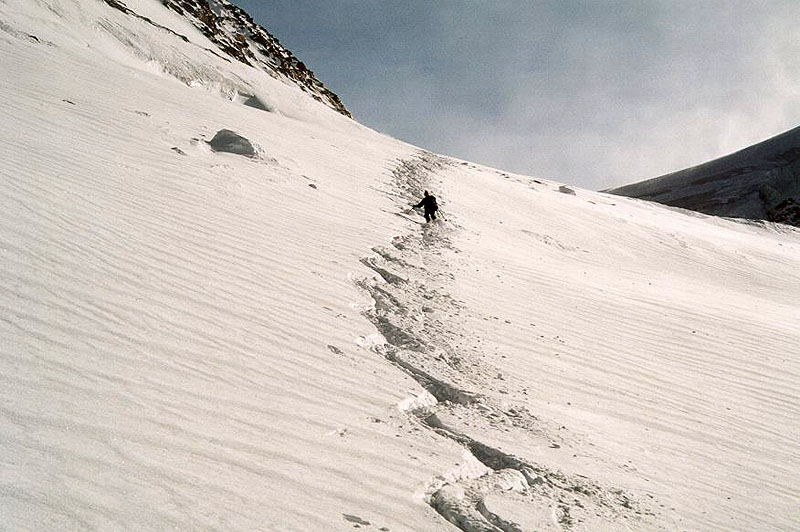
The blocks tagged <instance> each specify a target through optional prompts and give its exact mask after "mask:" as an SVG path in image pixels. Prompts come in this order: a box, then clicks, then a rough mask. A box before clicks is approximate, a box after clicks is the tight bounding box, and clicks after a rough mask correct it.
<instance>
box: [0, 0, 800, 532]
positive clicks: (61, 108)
mask: <svg viewBox="0 0 800 532" xmlns="http://www.w3.org/2000/svg"><path fill="white" fill-rule="evenodd" d="M126 5H127V6H128V8H130V9H132V10H134V11H136V12H137V13H139V14H142V15H146V16H147V17H148V18H150V19H152V20H153V21H154V22H155V23H156V24H157V25H160V26H163V27H166V28H170V29H171V30H173V31H175V32H177V33H180V34H181V35H185V36H186V37H187V39H188V40H189V42H185V41H183V40H182V39H178V38H176V37H175V35H174V34H173V33H170V31H164V30H161V29H159V27H158V26H157V25H153V24H149V23H145V22H142V21H141V20H138V19H136V18H135V17H129V16H127V15H125V14H124V13H123V12H121V11H119V10H116V9H113V8H111V7H108V6H107V5H105V4H104V3H103V2H100V1H95V0H91V1H83V0H81V1H79V0H5V1H3V2H0V15H2V16H0V65H1V66H2V67H3V72H4V75H3V76H0V98H2V99H3V102H4V103H3V106H0V123H2V124H3V126H4V127H3V128H2V130H0V161H2V164H0V178H1V179H0V192H2V195H3V198H4V200H5V203H4V207H5V208H4V209H3V210H2V211H0V254H1V255H0V256H2V263H1V266H0V270H1V271H2V275H0V338H1V339H2V341H0V375H2V386H0V522H2V525H0V527H2V528H8V529H13V530H42V529H58V530H63V529H104V530H107V529H123V528H124V529H137V530H162V529H165V528H177V529H208V530H254V529H262V530H352V529H353V528H355V527H359V528H366V529H370V530H371V529H374V530H391V531H398V530H426V531H427V530H432V531H438V530H441V531H445V530H451V531H452V530H453V527H454V526H457V527H460V528H461V529H463V530H496V529H498V528H499V529H501V530H517V529H522V530H560V529H567V530H570V529H571V530H597V529H601V530H603V529H606V530H608V529H611V530H619V529H629V530H663V529H669V530H673V529H686V530H729V529H738V530H753V529H759V530H790V529H793V528H796V526H797V523H798V522H800V513H799V512H800V510H798V508H799V507H798V505H797V501H798V500H799V499H800V489H798V483H797V480H796V479H797V475H798V472H800V448H799V447H798V443H797V442H798V441H800V425H798V421H797V420H798V419H800V410H798V405H800V359H798V353H800V332H799V330H798V327H797V324H798V323H800V307H798V301H800V273H799V272H798V268H797V265H798V263H800V231H797V230H795V229H791V228H787V227H784V226H777V225H774V224H743V223H735V222H732V221H728V220H722V219H716V218H711V217H707V216H701V215H696V214H690V213H686V212H683V211H679V210H676V209H669V208H664V207H661V206H658V205H652V204H648V203H646V202H641V201H636V200H630V199H625V198H618V197H612V196H607V195H604V194H600V193H592V192H588V191H583V190H580V189H574V188H571V187H566V186H565V185H562V184H560V183H553V182H549V181H543V180H537V179H531V178H527V177H523V176H515V175H512V174H508V173H504V172H499V171H496V170H493V169H489V168H485V167H480V166H477V165H473V164H470V163H467V162H463V161H456V160H452V159H448V158H444V157H439V156H435V155H432V154H429V153H427V152H424V151H421V150H419V149H417V148H414V147H412V146H409V145H406V144H403V143H400V142H398V141H395V140H393V139H390V138H388V137H385V136H383V135H379V134H376V133H374V132H372V131H370V130H368V129H367V128H364V127H363V126H360V125H358V124H357V123H355V122H352V121H350V120H348V119H346V118H344V117H342V116H341V115H338V114H337V113H335V112H334V111H332V110H330V109H328V108H326V107H324V106H323V105H321V104H318V103H317V102H314V101H313V100H311V99H310V98H308V97H307V95H304V94H303V93H302V91H300V90H299V89H297V88H296V87H293V86H292V85H291V84H290V83H284V82H282V81H280V80H278V79H274V78H272V77H270V76H269V75H267V74H265V73H263V72H256V71H254V70H253V69H249V68H248V67H246V66H245V65H241V64H236V63H235V62H227V61H223V60H221V59H220V58H219V57H217V56H216V55H214V54H210V53H208V52H207V50H206V49H207V48H211V47H213V44H211V43H210V42H209V41H208V40H207V39H206V38H205V37H204V36H202V35H201V34H200V33H199V32H197V31H196V30H195V29H192V27H191V25H188V24H187V23H186V21H185V20H183V19H181V18H180V17H179V16H178V15H177V14H175V13H173V12H170V11H167V10H165V9H163V7H162V6H161V5H160V3H159V2H157V1H155V0H129V1H128V2H126ZM242 94H253V95H255V96H257V97H258V98H259V100H263V102H265V106H264V108H265V109H268V111H265V110H263V109H255V108H253V107H249V106H247V105H244V102H243V100H242V98H241V97H240V95H242ZM222 129H230V130H232V131H235V132H236V133H237V134H238V135H241V136H243V137H245V138H246V139H248V141H250V142H252V143H253V145H254V146H256V147H257V150H256V152H257V155H256V157H254V158H245V157H239V156H237V155H234V154H229V153H213V152H212V151H211V150H210V148H209V146H208V144H207V141H209V140H211V139H212V138H213V137H214V135H215V134H216V133H217V132H218V131H220V130H222ZM425 188H430V189H431V190H432V191H433V193H434V194H435V195H437V197H438V199H439V202H440V205H441V206H442V207H443V212H444V218H445V219H446V221H445V220H443V221H442V222H441V223H436V224H432V225H424V224H416V223H412V222H414V221H419V220H421V217H419V216H417V215H411V214H409V215H404V214H402V212H398V211H401V210H406V208H407V205H408V204H409V203H411V202H416V201H418V199H419V197H421V194H422V191H423V189H425ZM398 214H399V215H398Z"/></svg>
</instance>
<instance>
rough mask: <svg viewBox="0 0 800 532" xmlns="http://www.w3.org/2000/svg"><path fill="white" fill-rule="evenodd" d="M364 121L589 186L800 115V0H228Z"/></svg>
mask: <svg viewBox="0 0 800 532" xmlns="http://www.w3.org/2000/svg"><path fill="white" fill-rule="evenodd" d="M235 3H236V4H237V5H240V6H241V7H243V8H244V9H245V10H247V11H248V12H249V13H250V14H251V15H253V17H254V18H255V19H256V20H257V21H258V22H260V23H261V24H262V25H264V26H265V27H266V28H267V29H268V30H269V31H270V32H272V33H273V34H275V35H276V36H277V37H278V38H279V39H280V40H281V42H282V43H283V44H284V45H285V46H287V47H288V48H289V49H290V50H292V51H293V52H294V53H295V54H296V55H297V56H298V57H300V58H301V59H302V60H303V61H305V62H306V64H308V65H309V67H310V68H312V70H314V71H315V73H316V74H317V75H318V77H319V78H320V79H321V80H322V81H323V82H325V83H326V84H327V85H328V86H329V87H331V89H332V90H334V91H335V92H336V93H338V94H339V95H340V96H341V97H342V99H343V101H344V102H345V105H347V106H348V108H349V109H350V110H351V111H352V112H353V114H354V115H355V116H356V118H357V119H358V120H359V121H361V122H362V123H364V124H366V125H369V126H371V127H373V128H375V129H378V130H380V131H383V132H385V133H388V134H390V135H393V136H395V137H398V138H401V139H403V140H405V141H408V142H411V143H412V144H416V145H418V146H422V147H425V148H428V149H432V150H434V151H438V152H442V153H446V154H449V155H454V156H457V157H462V158H465V159H470V160H474V161H476V162H481V163H484V164H488V165H492V166H497V167H500V168H504V169H506V170H511V171H515V172H519V173H524V174H530V175H536V176H542V177H551V178H554V179H559V180H563V181H567V182H571V183H574V184H576V185H579V186H584V187H587V188H606V187H611V186H615V185H621V184H623V183H628V182H633V181H639V180H641V179H645V178H649V177H654V176H656V175H660V174H663V173H666V172H669V171H672V170H678V169H681V168H684V167H686V166H690V165H693V164H698V163H701V162H704V161H706V160H709V159H711V158H714V157H717V156H720V155H723V154H726V153H729V152H731V151H734V150H736V149H739V148H743V147H745V146H747V145H749V144H752V143H754V142H757V141H759V140H763V139H765V138H767V137H769V136H772V135H775V134H777V133H780V132H782V131H785V130H787V129H790V128H792V127H795V126H798V125H800V105H798V103H800V102H799V101H798V96H800V62H799V61H800V60H798V58H800V27H799V26H798V24H797V21H798V20H800V2H796V1H794V0H791V1H765V2H758V1H736V0H721V1H701V2H697V1H696V0H695V1H674V0H665V1H662V2H656V1H653V2H644V1H626V2H622V1H619V2H613V1H606V2H595V1H583V2H578V1H566V0H553V1H539V2H536V1H503V0H496V1H491V2H483V1H477V0H475V1H468V0H463V1H449V0H438V1H413V0H412V1H404V2H388V1H386V2H384V1H377V0H375V1H368V0H365V1H362V0H358V1H356V0H349V1H341V2H332V1H324V0H273V1H270V2H263V1H260V0H235Z"/></svg>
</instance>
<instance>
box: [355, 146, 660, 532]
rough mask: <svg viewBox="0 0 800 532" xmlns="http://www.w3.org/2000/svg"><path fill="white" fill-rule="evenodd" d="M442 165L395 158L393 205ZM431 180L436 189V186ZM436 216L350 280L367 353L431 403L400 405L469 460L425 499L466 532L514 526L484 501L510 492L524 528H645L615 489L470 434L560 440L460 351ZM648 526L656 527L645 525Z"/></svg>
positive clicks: (489, 369) (382, 250)
mask: <svg viewBox="0 0 800 532" xmlns="http://www.w3.org/2000/svg"><path fill="white" fill-rule="evenodd" d="M451 164H452V163H450V161H449V160H447V159H444V158H441V157H437V156H435V155H433V154H430V153H427V152H420V153H419V154H417V156H416V157H414V158H411V159H406V160H401V161H399V162H398V164H397V167H396V168H395V169H394V171H393V173H392V175H393V184H394V186H395V188H396V193H395V194H396V196H397V198H398V203H399V204H398V206H399V207H400V208H402V206H403V205H405V204H408V203H409V202H412V201H413V199H414V198H416V197H419V196H421V194H422V191H423V190H424V189H426V188H431V180H432V178H433V177H435V176H436V172H437V171H441V170H442V169H444V168H446V167H448V166H451ZM437 185H438V187H437V188H441V186H442V183H441V182H439V183H437ZM443 220H444V217H440V219H439V220H438V221H437V222H433V223H429V224H425V225H424V226H423V228H422V232H421V233H420V232H419V231H418V230H416V228H415V227H414V228H412V230H411V231H410V232H409V233H408V234H406V235H405V236H400V237H395V238H394V239H393V240H392V243H391V247H378V248H374V249H373V251H374V253H375V254H376V256H375V257H369V258H365V259H362V262H363V263H364V264H366V265H367V266H369V267H370V268H371V269H372V270H374V271H375V272H376V273H377V274H378V276H379V278H373V279H372V280H369V279H361V280H359V281H358V284H359V286H361V287H362V288H364V289H365V290H366V291H367V292H369V293H370V295H371V297H372V298H373V300H374V301H375V305H374V308H372V309H369V310H368V311H367V312H366V315H367V317H368V318H369V319H370V320H371V321H372V322H373V323H374V324H375V326H376V328H377V329H378V330H379V331H380V332H381V333H382V335H383V337H384V338H385V339H386V344H379V345H376V346H374V348H373V349H374V351H375V352H376V353H377V354H379V355H381V356H383V357H385V358H386V359H387V360H389V361H391V362H392V363H394V364H395V365H397V366H398V367H400V368H402V369H403V370H404V371H405V372H406V373H408V374H409V375H410V376H411V377H412V378H414V380H416V381H417V382H418V383H419V384H420V385H421V386H422V387H423V388H424V389H425V390H426V392H428V393H429V394H430V395H431V396H432V401H420V402H419V403H418V404H413V403H412V404H410V405H409V406H407V407H406V408H405V410H406V411H408V412H409V414H410V415H411V418H412V419H416V420H417V422H418V423H420V424H421V425H422V426H425V427H427V428H428V429H429V430H432V431H433V432H435V433H436V434H438V435H440V436H441V437H443V438H447V439H449V440H452V441H454V442H456V443H458V444H460V445H462V446H463V447H464V448H465V450H466V452H467V453H468V455H467V456H468V459H469V460H471V461H472V462H473V463H474V464H476V467H475V468H472V469H471V470H467V471H466V472H463V473H453V472H450V473H449V474H444V475H441V476H437V477H436V478H435V479H433V480H432V481H431V482H430V483H429V485H428V487H427V489H426V492H425V498H426V500H427V501H428V503H429V504H430V505H431V506H432V507H433V508H435V509H436V511H437V512H439V514H440V515H442V517H444V518H445V519H447V520H448V521H450V522H451V523H453V524H454V525H456V526H457V527H458V528H459V529H461V530H464V531H465V532H491V531H499V530H508V531H518V530H523V528H522V526H521V525H520V524H518V523H515V522H514V521H513V519H511V518H505V517H504V516H503V515H499V514H498V513H495V512H493V511H492V510H491V509H490V508H489V507H487V502H486V501H487V498H488V497H490V496H495V497H498V496H503V495H505V496H506V497H515V499H516V503H517V504H518V505H520V509H521V510H520V509H518V511H521V512H523V513H524V514H529V515H530V514H532V515H536V516H539V519H538V520H534V519H532V518H530V517H528V518H527V519H526V521H527V522H526V525H528V526H535V528H536V529H538V530H550V529H553V530H561V529H572V528H573V527H578V528H581V529H586V530H594V529H598V528H607V527H611V528H620V527H622V526H623V525H622V524H621V523H619V521H624V520H627V521H626V525H625V526H634V527H639V528H642V527H647V526H648V525H647V524H646V523H647V522H648V519H649V518H650V517H653V516H655V513H654V512H653V511H652V510H651V509H650V508H649V507H648V505H647V504H646V503H644V501H638V500H636V499H634V498H633V496H632V495H631V494H629V493H626V492H625V491H624V490H621V489H616V488H608V487H603V486H601V485H599V484H597V483H596V482H594V481H592V480H591V479H589V478H587V477H586V476H583V475H579V474H578V475H568V474H564V473H563V472H561V471H559V470H553V469H551V468H549V467H547V466H546V465H542V464H539V463H536V462H534V461H526V460H525V459H524V458H519V457H517V456H513V455H511V454H508V453H506V452H504V451H502V450H500V449H498V448H493V447H491V446H489V445H487V444H486V443H483V442H482V441H479V439H476V437H475V436H474V434H478V436H477V437H478V438H483V437H486V436H487V434H488V435H492V436H493V437H495V438H496V437H497V434H498V433H499V434H501V435H504V434H503V433H504V432H513V433H516V434H517V435H518V437H519V438H521V439H523V440H525V441H526V444H527V445H531V446H533V447H549V448H560V447H561V444H563V436H562V434H560V431H559V430H558V429H559V427H556V426H547V425H546V424H544V423H542V422H541V421H540V420H538V419H537V418H536V417H535V416H533V415H532V414H531V413H530V412H529V411H528V410H527V408H526V407H525V406H524V405H520V404H516V405H515V406H511V405H509V403H508V401H506V400H505V399H503V394H505V395H506V396H507V395H508V394H509V392H508V388H509V387H510V386H513V385H514V384H516V383H510V382H507V381H506V380H505V379H504V378H503V375H502V372H501V370H500V369H499V368H498V367H493V366H491V365H488V364H487V363H486V361H485V358H486V357H485V356H483V354H482V353H481V350H480V349H479V348H477V346H476V345H473V346H472V347H468V345H469V344H480V343H481V342H482V341H483V340H482V339H481V338H479V337H475V336H474V335H469V334H467V333H466V332H465V328H464V327H463V319H462V318H460V315H461V313H462V312H464V313H467V312H468V309H466V308H465V305H464V304H463V303H460V302H458V301H457V300H455V299H453V297H452V296H450V295H449V294H448V293H447V292H445V290H447V287H448V285H449V284H450V283H452V282H453V279H454V275H453V274H452V273H450V272H451V270H452V264H449V263H448V261H447V260H446V259H445V258H444V256H443V255H444V252H445V250H448V251H453V252H456V253H458V250H456V249H455V248H453V245H452V237H453V235H454V234H456V233H457V232H458V231H459V226H458V223H457V222H456V221H455V220H453V219H450V221H447V222H445V221H443ZM471 389H473V390H480V392H475V391H471ZM492 433H495V434H492ZM556 442H560V443H556ZM478 464H479V465H478ZM492 504H496V502H493V503H492ZM534 521H535V523H534ZM650 521H652V519H650ZM615 522H616V524H614V523H615ZM636 523H638V525H637V524H636ZM650 528H653V529H655V528H656V527H655V525H652V524H650Z"/></svg>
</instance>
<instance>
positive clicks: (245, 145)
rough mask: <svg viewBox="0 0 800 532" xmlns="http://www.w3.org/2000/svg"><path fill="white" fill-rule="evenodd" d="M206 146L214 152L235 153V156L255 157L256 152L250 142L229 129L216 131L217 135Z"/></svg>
mask: <svg viewBox="0 0 800 532" xmlns="http://www.w3.org/2000/svg"><path fill="white" fill-rule="evenodd" d="M208 144H209V146H211V149H212V150H214V151H221V152H227V153H235V154H236V155H244V156H245V157H255V156H256V150H255V148H254V147H253V145H252V144H251V143H250V141H249V140H247V139H246V138H244V137H243V136H241V135H239V134H238V133H235V132H233V131H231V130H230V129H221V130H219V131H217V134H216V135H214V138H213V139H211V140H210V141H209V143H208Z"/></svg>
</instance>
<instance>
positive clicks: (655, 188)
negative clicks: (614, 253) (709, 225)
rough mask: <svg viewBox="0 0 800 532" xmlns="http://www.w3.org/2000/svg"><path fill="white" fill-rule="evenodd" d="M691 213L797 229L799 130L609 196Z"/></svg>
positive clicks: (617, 191)
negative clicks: (788, 205)
mask: <svg viewBox="0 0 800 532" xmlns="http://www.w3.org/2000/svg"><path fill="white" fill-rule="evenodd" d="M609 192H611V193H612V194H619V195H622V196H629V197H633V198H640V199H646V200H651V201H657V202H659V203H663V204H666V205H672V206H675V207H683V208H685V209H691V210H694V211H699V212H703V213H706V214H713V215H716V216H730V217H735V218H749V219H754V220H770V221H775V222H780V223H789V224H792V225H797V222H796V221H795V218H794V215H793V213H792V212H783V211H785V210H786V209H785V207H786V202H787V200H788V201H789V202H790V203H791V202H800V128H795V129H792V130H790V131H787V132H786V133H782V134H780V135H777V136H775V137H773V138H771V139H768V140H765V141H764V142H760V143H758V144H756V145H754V146H750V147H749V148H745V149H743V150H741V151H738V152H736V153H733V154H731V155H727V156H725V157H721V158H719V159H715V160H713V161H710V162H708V163H705V164H701V165H699V166H695V167H692V168H688V169H686V170H681V171H680V172H674V173H672V174H667V175H664V176H661V177H657V178H654V179H650V180H647V181H642V182H640V183H634V184H631V185H626V186H624V187H619V188H615V189H612V190H610V191H609Z"/></svg>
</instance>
